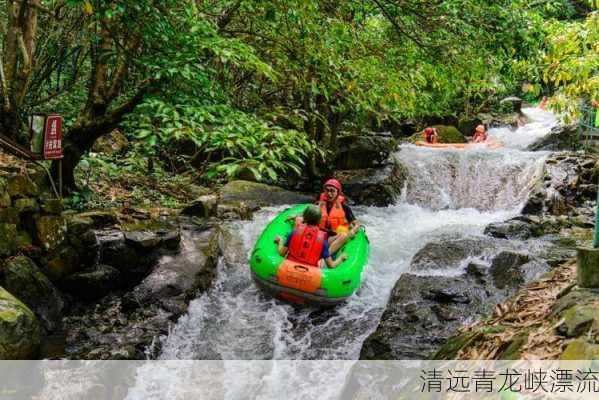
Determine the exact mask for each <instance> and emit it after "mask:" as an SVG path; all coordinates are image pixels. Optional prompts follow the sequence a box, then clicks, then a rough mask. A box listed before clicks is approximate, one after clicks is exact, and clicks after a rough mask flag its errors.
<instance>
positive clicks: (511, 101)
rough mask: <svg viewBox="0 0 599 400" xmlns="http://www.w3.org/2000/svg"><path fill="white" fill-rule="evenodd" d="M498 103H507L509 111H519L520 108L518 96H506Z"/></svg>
mask: <svg viewBox="0 0 599 400" xmlns="http://www.w3.org/2000/svg"><path fill="white" fill-rule="evenodd" d="M499 104H500V105H502V106H506V105H509V107H510V111H511V112H515V113H519V112H520V111H521V110H522V99H521V98H519V97H515V96H510V97H506V98H505V99H503V100H501V101H500V102H499Z"/></svg>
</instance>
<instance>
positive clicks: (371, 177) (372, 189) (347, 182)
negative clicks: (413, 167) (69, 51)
mask: <svg viewBox="0 0 599 400" xmlns="http://www.w3.org/2000/svg"><path fill="white" fill-rule="evenodd" d="M407 177H408V172H407V169H406V168H405V167H404V166H403V165H402V164H401V163H400V162H399V161H395V160H394V161H393V162H392V163H391V164H390V165H387V166H386V167H384V168H382V169H376V168H370V169H359V170H351V171H337V172H335V178H337V179H339V180H340V181H341V182H342V184H343V192H344V193H345V195H346V196H347V197H349V198H350V199H351V200H352V201H353V202H355V203H356V204H363V205H369V206H380V207H384V206H388V205H391V204H394V203H395V201H396V199H397V198H398V197H399V195H400V194H401V190H402V188H403V186H404V183H405V181H406V179H407Z"/></svg>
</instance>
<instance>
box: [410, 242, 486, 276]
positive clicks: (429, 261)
mask: <svg viewBox="0 0 599 400" xmlns="http://www.w3.org/2000/svg"><path fill="white" fill-rule="evenodd" d="M494 247H495V245H494V243H493V241H491V240H486V239H485V238H479V237H465V238H439V239H437V240H435V241H433V242H429V243H427V244H426V245H424V247H423V248H422V249H420V250H419V251H418V252H417V253H416V254H415V255H414V257H413V258H412V261H411V264H410V270H411V271H425V270H443V269H448V268H451V267H457V266H459V265H460V263H461V262H462V261H464V260H466V259H467V258H469V257H475V256H480V255H481V254H483V253H484V252H485V251H488V250H490V249H493V248H494Z"/></svg>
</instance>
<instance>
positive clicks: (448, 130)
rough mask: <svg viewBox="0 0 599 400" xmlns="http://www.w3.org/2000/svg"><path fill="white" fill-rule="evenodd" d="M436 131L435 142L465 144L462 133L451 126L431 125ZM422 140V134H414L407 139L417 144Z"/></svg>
mask: <svg viewBox="0 0 599 400" xmlns="http://www.w3.org/2000/svg"><path fill="white" fill-rule="evenodd" d="M432 127H433V128H435V129H436V130H437V135H438V136H437V141H438V142H439V143H466V142H467V140H466V137H465V136H464V134H463V133H462V132H460V131H459V130H458V128H456V127H455V126H452V125H433V126H432ZM420 140H422V132H416V133H415V134H413V135H412V136H410V137H409V138H408V141H409V142H412V143H414V142H417V141H420Z"/></svg>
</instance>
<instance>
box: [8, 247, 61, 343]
mask: <svg viewBox="0 0 599 400" xmlns="http://www.w3.org/2000/svg"><path fill="white" fill-rule="evenodd" d="M0 272H1V273H2V274H1V275H2V276H1V281H2V286H4V288H5V289H6V290H8V291H9V292H10V293H12V294H13V295H15V296H18V298H19V299H20V300H21V301H22V302H23V303H25V304H26V305H27V306H28V307H29V308H30V309H31V310H32V311H33V312H34V313H35V315H37V317H38V318H39V320H40V322H41V323H42V325H43V327H44V328H45V329H46V331H49V332H52V331H55V330H57V329H59V328H60V320H61V317H62V311H63V309H64V307H65V303H64V300H63V298H62V296H61V294H60V292H59V291H58V290H57V289H56V287H55V286H54V285H53V284H52V282H50V280H49V279H48V278H47V277H46V276H45V275H44V274H43V273H42V272H41V271H40V270H39V268H38V267H37V266H36V265H35V264H34V262H33V261H31V260H30V259H29V258H27V257H23V256H20V257H15V258H12V259H10V260H8V262H7V263H6V265H5V266H4V267H3V268H1V269H0Z"/></svg>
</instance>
